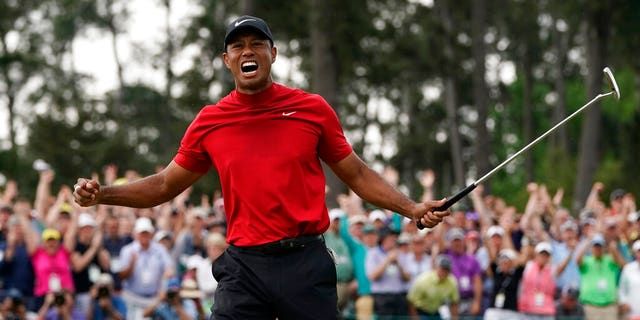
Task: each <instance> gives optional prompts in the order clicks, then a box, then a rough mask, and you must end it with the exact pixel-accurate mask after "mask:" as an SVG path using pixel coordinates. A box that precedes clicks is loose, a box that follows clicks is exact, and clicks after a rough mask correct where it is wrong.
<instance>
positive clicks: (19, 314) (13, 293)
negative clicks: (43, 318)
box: [0, 288, 38, 320]
mask: <svg viewBox="0 0 640 320" xmlns="http://www.w3.org/2000/svg"><path fill="white" fill-rule="evenodd" d="M37 317H38V316H37V315H36V314H35V313H34V312H31V311H29V310H28V308H27V306H26V305H25V301H24V296H23V295H22V293H20V290H18V289H15V288H11V289H8V290H6V291H5V292H4V298H3V299H2V300H0V319H9V320H26V319H37Z"/></svg>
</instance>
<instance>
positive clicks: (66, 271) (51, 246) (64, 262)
mask: <svg viewBox="0 0 640 320" xmlns="http://www.w3.org/2000/svg"><path fill="white" fill-rule="evenodd" d="M26 229H27V230H28V229H29V228H26ZM28 233H29V234H28V235H26V236H25V239H26V241H27V250H28V252H29V255H30V256H31V263H32V264H33V271H34V273H35V289H34V295H35V296H36V300H37V305H38V307H39V306H41V305H42V304H43V303H44V298H45V295H47V294H48V293H52V292H53V293H56V292H60V291H62V290H64V291H67V292H74V291H75V288H74V285H73V278H72V276H71V255H70V252H71V251H73V247H74V241H75V240H74V239H75V236H74V235H68V234H67V235H65V243H64V245H62V243H61V238H62V236H61V235H60V232H59V231H58V230H56V229H51V228H49V229H45V230H44V231H43V232H42V245H38V243H37V240H36V239H37V238H36V237H34V236H33V234H32V232H28Z"/></svg>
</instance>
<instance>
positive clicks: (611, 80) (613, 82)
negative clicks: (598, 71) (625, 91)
mask: <svg viewBox="0 0 640 320" xmlns="http://www.w3.org/2000/svg"><path fill="white" fill-rule="evenodd" d="M602 71H603V72H604V74H606V75H607V80H608V81H609V86H610V87H611V90H613V92H614V93H615V95H616V100H618V101H619V100H620V89H618V83H617V82H616V78H614V77H613V72H611V69H609V67H605V68H604V70H602Z"/></svg>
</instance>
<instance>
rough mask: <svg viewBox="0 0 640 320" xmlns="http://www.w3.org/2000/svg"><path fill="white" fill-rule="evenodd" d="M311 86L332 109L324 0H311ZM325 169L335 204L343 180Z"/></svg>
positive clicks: (332, 79) (331, 60)
mask: <svg viewBox="0 0 640 320" xmlns="http://www.w3.org/2000/svg"><path fill="white" fill-rule="evenodd" d="M310 14H311V26H310V28H311V59H312V65H313V69H312V70H311V90H312V91H313V92H314V93H317V94H319V95H321V96H322V97H324V99H325V100H326V101H327V102H328V103H329V105H331V106H332V107H333V108H334V109H335V108H336V105H337V96H338V94H337V91H338V88H337V85H336V84H337V77H338V71H337V70H336V63H335V56H334V52H333V50H332V49H331V36H330V35H329V34H328V30H330V29H331V28H330V27H329V24H330V23H329V21H328V20H327V17H330V16H331V7H330V4H328V3H327V1H323V0H312V1H311V12H310ZM323 167H324V172H325V175H326V177H327V182H326V183H327V186H328V187H329V188H328V189H329V190H328V192H327V197H326V200H327V206H329V207H337V205H338V202H337V200H336V197H337V195H338V194H340V193H343V192H344V191H345V186H344V184H343V183H342V182H341V181H340V179H338V177H337V176H336V175H335V174H334V173H333V171H331V170H330V169H329V168H328V167H327V166H326V165H324V166H323Z"/></svg>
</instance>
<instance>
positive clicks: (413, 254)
mask: <svg viewBox="0 0 640 320" xmlns="http://www.w3.org/2000/svg"><path fill="white" fill-rule="evenodd" d="M431 232H432V231H431V229H422V230H420V231H418V232H416V233H415V234H414V235H412V236H411V240H410V242H409V247H410V250H411V251H410V252H409V254H408V255H406V256H405V258H404V261H403V265H404V266H405V269H406V271H407V272H408V273H409V275H410V276H411V280H409V282H408V283H407V286H408V288H411V285H412V284H413V282H414V281H415V280H416V279H417V278H418V276H419V275H421V274H423V273H425V272H427V271H431V270H432V269H433V261H432V259H431V255H430V254H429V253H428V250H429V248H430V247H431V244H432V240H430V239H428V237H429V235H431V234H432V233H431Z"/></svg>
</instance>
